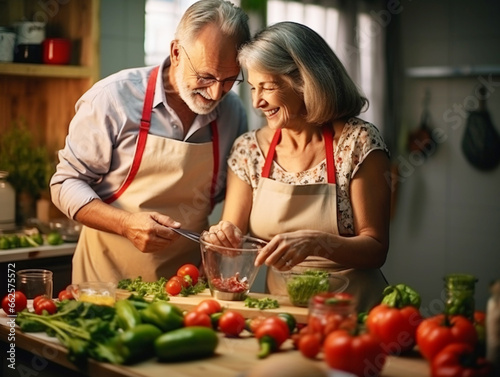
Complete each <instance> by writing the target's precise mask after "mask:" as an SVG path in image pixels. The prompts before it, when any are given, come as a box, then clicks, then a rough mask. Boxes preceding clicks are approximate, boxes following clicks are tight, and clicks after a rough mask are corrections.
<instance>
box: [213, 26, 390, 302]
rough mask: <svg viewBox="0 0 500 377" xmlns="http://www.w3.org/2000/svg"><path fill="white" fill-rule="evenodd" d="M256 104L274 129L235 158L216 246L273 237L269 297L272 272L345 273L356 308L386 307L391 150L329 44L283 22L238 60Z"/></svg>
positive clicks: (274, 283)
mask: <svg viewBox="0 0 500 377" xmlns="http://www.w3.org/2000/svg"><path fill="white" fill-rule="evenodd" d="M238 58H239V62H240V64H241V66H242V67H244V68H245V69H247V71H248V83H249V84H250V87H251V93H252V104H253V107H255V109H258V110H260V111H262V114H263V115H264V116H265V118H266V120H267V125H265V126H264V127H262V128H260V129H258V130H254V131H251V132H248V133H245V134H243V135H242V136H240V137H239V138H238V139H237V140H236V141H235V143H234V145H233V148H232V152H231V154H230V157H229V159H228V165H229V168H230V169H229V173H228V180H227V194H226V200H225V204H224V209H223V214H222V220H221V222H219V223H218V224H217V225H214V226H212V227H211V228H210V233H211V234H210V237H211V241H213V242H218V243H222V244H226V245H229V244H231V245H234V244H236V243H237V242H238V236H239V235H240V234H246V233H250V234H251V235H252V236H254V237H259V238H262V239H265V240H268V241H269V243H268V245H267V246H266V247H265V248H264V249H263V250H262V252H261V253H260V255H259V257H258V258H257V261H256V264H257V265H261V264H266V265H267V266H270V267H272V268H269V269H268V275H267V287H268V289H269V291H270V293H273V294H277V293H281V292H282V289H283V287H280V282H279V280H278V279H277V278H276V273H277V272H276V271H275V270H288V269H293V270H304V269H322V270H328V271H336V272H339V273H341V274H344V275H346V276H347V277H348V278H349V280H350V284H349V286H348V288H347V292H350V293H352V294H354V295H355V297H356V299H357V303H358V305H357V306H358V310H368V309H369V308H370V307H371V306H373V305H374V304H376V303H377V302H378V301H379V298H380V296H381V293H382V291H383V289H384V287H385V286H386V285H387V282H386V281H385V278H384V276H383V274H382V272H381V271H380V267H381V266H382V265H383V264H384V262H385V260H386V256H387V252H388V247H389V211H390V182H388V181H387V179H386V176H388V174H387V172H389V156H388V155H389V152H388V149H387V147H386V145H385V144H384V141H383V140H382V137H381V136H380V134H379V131H378V130H377V128H376V127H375V126H374V125H372V124H371V123H368V122H366V121H364V120H362V119H360V118H358V117H357V116H358V115H359V114H360V112H361V111H362V110H363V109H364V107H365V106H366V105H367V102H368V101H367V99H366V98H364V97H363V96H362V95H361V94H360V92H359V90H358V89H357V87H356V85H355V84H354V82H353V81H352V79H351V78H350V77H349V75H348V74H347V72H346V70H345V68H344V67H343V65H342V63H341V62H340V61H339V59H338V58H337V56H336V55H335V53H334V52H333V51H332V49H331V48H330V47H329V46H328V44H327V43H326V42H325V41H324V40H323V39H322V38H321V37H320V36H319V35H318V34H317V33H316V32H314V31H313V30H311V29H309V28H308V27H306V26H304V25H301V24H297V23H293V22H281V23H277V24H275V25H272V26H269V27H267V28H266V29H264V30H262V31H261V32H259V33H258V34H257V35H256V36H255V37H254V38H253V40H252V41H251V42H249V43H247V44H245V45H244V46H243V47H242V48H241V49H240V52H239V55H238Z"/></svg>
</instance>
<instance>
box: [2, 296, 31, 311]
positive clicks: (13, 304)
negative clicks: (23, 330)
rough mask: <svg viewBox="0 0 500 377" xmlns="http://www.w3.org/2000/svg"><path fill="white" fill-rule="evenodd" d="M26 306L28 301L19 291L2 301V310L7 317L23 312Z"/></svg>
mask: <svg viewBox="0 0 500 377" xmlns="http://www.w3.org/2000/svg"><path fill="white" fill-rule="evenodd" d="M26 306H28V299H27V298H26V295H25V294H24V293H23V292H21V291H15V292H13V293H9V294H7V295H5V297H4V298H3V300H2V309H3V311H4V312H5V314H7V315H14V314H16V313H19V312H20V311H23V310H24V309H26Z"/></svg>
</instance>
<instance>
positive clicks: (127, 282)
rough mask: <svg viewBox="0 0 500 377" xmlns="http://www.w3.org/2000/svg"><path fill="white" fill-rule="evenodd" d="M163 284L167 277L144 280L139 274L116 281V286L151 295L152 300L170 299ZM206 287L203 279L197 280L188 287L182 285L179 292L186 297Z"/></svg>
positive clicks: (140, 295) (139, 294) (143, 295)
mask: <svg viewBox="0 0 500 377" xmlns="http://www.w3.org/2000/svg"><path fill="white" fill-rule="evenodd" d="M165 284H167V279H165V278H164V277H161V278H159V279H158V280H156V281H153V282H146V281H143V280H142V277H141V276H139V277H137V278H135V279H123V280H120V281H119V282H118V288H120V289H126V290H127V291H130V292H133V293H135V294H136V296H139V297H145V296H148V297H151V296H152V301H156V300H165V301H168V300H170V299H169V297H168V294H167V292H166V291H165ZM206 288H207V285H206V283H205V282H204V281H203V280H201V279H200V280H198V282H197V283H196V284H195V285H191V286H189V287H183V288H182V290H181V292H180V293H179V294H180V295H181V296H184V297H187V296H190V295H196V294H198V293H201V292H203V291H204V290H205V289H206Z"/></svg>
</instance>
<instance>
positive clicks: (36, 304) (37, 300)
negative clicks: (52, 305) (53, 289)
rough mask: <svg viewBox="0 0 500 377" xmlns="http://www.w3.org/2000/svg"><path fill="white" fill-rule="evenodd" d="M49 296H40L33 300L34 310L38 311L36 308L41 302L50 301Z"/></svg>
mask: <svg viewBox="0 0 500 377" xmlns="http://www.w3.org/2000/svg"><path fill="white" fill-rule="evenodd" d="M48 298H49V296H47V295H39V296H36V297H35V298H34V299H33V308H34V309H36V307H37V306H38V303H39V302H40V301H41V300H45V299H48Z"/></svg>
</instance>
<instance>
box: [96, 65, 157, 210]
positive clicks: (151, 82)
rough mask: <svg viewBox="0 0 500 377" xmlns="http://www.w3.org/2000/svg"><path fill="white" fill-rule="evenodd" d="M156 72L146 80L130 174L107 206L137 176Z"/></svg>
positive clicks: (149, 119) (148, 124)
mask: <svg viewBox="0 0 500 377" xmlns="http://www.w3.org/2000/svg"><path fill="white" fill-rule="evenodd" d="M158 70H159V67H155V68H154V69H153V70H152V71H151V75H150V76H149V79H148V86H147V89H146V96H145V98H144V105H143V107H142V118H141V126H140V129H139V136H138V137H137V145H136V148H135V154H134V161H133V162H132V167H131V168H130V172H129V174H128V176H127V178H126V180H125V182H123V185H122V186H121V187H120V189H119V190H118V191H117V192H115V193H114V194H113V195H111V196H110V197H109V198H107V199H106V200H105V201H104V202H106V203H108V204H110V203H113V202H114V201H115V200H116V199H118V198H119V197H120V195H121V194H123V192H124V191H125V190H126V189H127V187H128V186H130V184H131V183H132V181H133V180H134V178H135V175H136V174H137V171H138V170H139V166H141V160H142V155H143V153H144V148H145V147H146V140H147V138H148V133H149V126H150V125H151V113H152V112H153V99H154V96H155V86H156V78H157V76H158Z"/></svg>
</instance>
